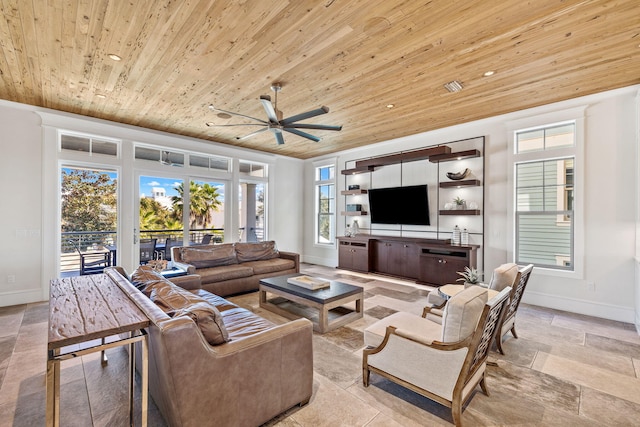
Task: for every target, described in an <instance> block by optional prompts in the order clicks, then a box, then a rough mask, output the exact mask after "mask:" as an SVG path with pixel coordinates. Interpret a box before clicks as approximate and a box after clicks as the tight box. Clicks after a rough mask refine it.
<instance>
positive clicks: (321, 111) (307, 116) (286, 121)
mask: <svg viewBox="0 0 640 427" xmlns="http://www.w3.org/2000/svg"><path fill="white" fill-rule="evenodd" d="M328 112H329V107H325V106H324V105H323V106H322V107H320V108H318V109H316V110H311V111H307V112H306V113H301V114H296V115H295V116H291V117H287V118H286V119H284V120H282V121H281V122H280V124H282V125H288V124H290V123H293V122H298V121H300V120H305V119H310V118H311V117H315V116H319V115H320V114H326V113H328Z"/></svg>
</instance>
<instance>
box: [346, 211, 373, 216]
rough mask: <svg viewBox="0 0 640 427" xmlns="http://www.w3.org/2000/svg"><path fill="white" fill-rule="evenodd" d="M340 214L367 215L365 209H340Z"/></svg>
mask: <svg viewBox="0 0 640 427" xmlns="http://www.w3.org/2000/svg"><path fill="white" fill-rule="evenodd" d="M341 214H342V216H360V215H363V216H364V215H367V212H366V211H342V212H341Z"/></svg>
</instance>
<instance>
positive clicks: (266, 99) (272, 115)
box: [260, 95, 278, 123]
mask: <svg viewBox="0 0 640 427" xmlns="http://www.w3.org/2000/svg"><path fill="white" fill-rule="evenodd" d="M260 102H262V106H263V107H264V111H265V112H266V113H267V117H268V118H269V121H270V122H271V123H278V115H277V114H276V110H275V109H274V108H273V104H272V103H271V97H270V96H268V95H262V96H260Z"/></svg>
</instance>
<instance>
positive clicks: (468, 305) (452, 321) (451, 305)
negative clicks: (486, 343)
mask: <svg viewBox="0 0 640 427" xmlns="http://www.w3.org/2000/svg"><path fill="white" fill-rule="evenodd" d="M486 302H487V290H486V289H485V288H482V287H480V286H470V287H468V288H466V289H464V290H463V291H462V292H460V293H458V294H456V295H454V296H452V297H451V298H450V299H449V301H448V302H447V305H446V306H445V308H444V312H443V314H442V342H446V343H453V342H457V341H461V340H463V339H465V338H467V337H468V336H470V335H471V334H472V333H473V332H474V331H475V329H476V326H477V325H478V320H480V315H481V314H482V310H483V309H484V305H485V304H486Z"/></svg>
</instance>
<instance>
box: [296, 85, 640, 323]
mask: <svg viewBox="0 0 640 427" xmlns="http://www.w3.org/2000/svg"><path fill="white" fill-rule="evenodd" d="M638 88H639V87H638V86H634V87H628V88H624V89H619V90H616V91H610V92H604V93H600V94H596V95H591V96H588V97H583V98H578V99H573V100H569V101H565V102H561V103H556V104H552V105H546V106H542V107H537V108H533V109H529V110H524V111H519V112H516V113H511V114H507V115H502V116H498V117H492V118H488V119H484V120H479V121H476V122H471V123H466V124H461V125H458V126H453V127H449V128H445V129H439V130H436V131H432V132H426V133H422V134H419V135H413V136H410V137H405V138H399V139H396V140H392V141H387V142H383V143H380V144H376V145H372V146H367V147H366V148H362V149H354V150H349V151H345V152H342V153H338V154H337V155H338V163H337V164H338V168H339V170H341V169H343V168H344V165H345V162H347V161H353V160H356V159H363V158H368V157H373V156H378V155H383V154H388V153H392V152H397V151H402V150H408V149H414V148H419V147H427V146H430V145H435V144H442V143H446V142H450V141H456V140H460V139H465V138H473V137H476V136H483V135H484V136H485V137H486V143H485V212H484V217H485V230H484V231H485V248H484V255H485V271H492V270H493V269H494V268H495V267H497V266H498V265H500V264H502V263H504V262H508V261H511V254H512V250H513V249H512V248H513V244H512V240H511V239H512V237H511V236H512V232H511V227H512V221H511V218H512V216H511V215H509V214H508V206H509V204H510V201H509V198H510V197H512V194H513V191H512V189H511V186H510V184H509V179H510V173H511V167H512V166H511V164H510V163H509V159H508V157H509V156H508V148H509V149H511V148H510V147H509V145H510V144H511V139H512V137H511V135H510V134H509V132H508V131H507V126H506V123H507V122H510V121H514V120H520V119H523V118H527V117H533V116H538V115H542V114H546V113H550V112H556V111H562V110H565V109H569V108H575V107H578V106H584V105H586V107H587V108H586V112H585V114H586V118H585V165H584V167H585V196H584V197H585V200H584V209H585V235H584V242H585V251H584V259H583V260H582V261H583V264H584V265H585V269H584V276H583V277H582V278H581V279H575V278H560V277H554V276H550V275H546V274H541V272H540V271H537V272H536V270H535V269H534V273H533V275H532V278H531V280H530V282H529V285H528V287H527V291H526V293H525V296H524V301H525V302H528V303H532V304H538V305H543V306H548V307H552V308H557V309H561V310H568V311H572V312H576V313H583V314H588V315H594V316H598V317H604V318H609V319H615V320H622V321H625V322H634V319H635V316H634V311H635V307H634V305H635V274H636V273H635V262H634V261H635V256H636V242H635V234H636V204H637V201H638V188H637V184H636V181H637V178H636V167H637V154H636V145H637V143H636V137H637V135H636V134H637V132H638V130H637V129H638V127H637V126H638V125H637V121H638V116H637V114H636V109H635V103H636V94H637V92H638ZM425 120H428V118H425ZM315 160H318V159H311V160H309V161H308V162H307V165H306V173H305V177H306V182H305V185H306V188H313V180H312V178H313V165H312V162H313V161H315ZM374 173H375V172H374ZM343 189H344V179H339V181H338V194H339V191H340V190H343ZM309 193H310V192H306V193H305V204H306V206H307V207H308V209H309V208H310V207H312V206H313V199H312V195H310V194H309ZM344 204H345V202H344V197H340V196H338V208H337V211H338V212H340V211H341V210H344ZM338 224H339V230H338V235H341V234H342V232H343V231H344V230H343V229H342V227H343V224H344V221H342V220H338ZM305 236H313V217H312V215H309V214H308V213H307V215H306V222H305ZM304 259H305V260H307V261H312V262H315V263H318V264H323V265H328V266H336V265H337V251H336V250H335V249H333V248H331V249H329V248H319V247H317V246H315V245H313V242H312V241H308V240H305V246H304ZM589 283H593V284H594V285H595V290H592V291H588V290H587V289H588V286H587V285H588V284H589Z"/></svg>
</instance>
